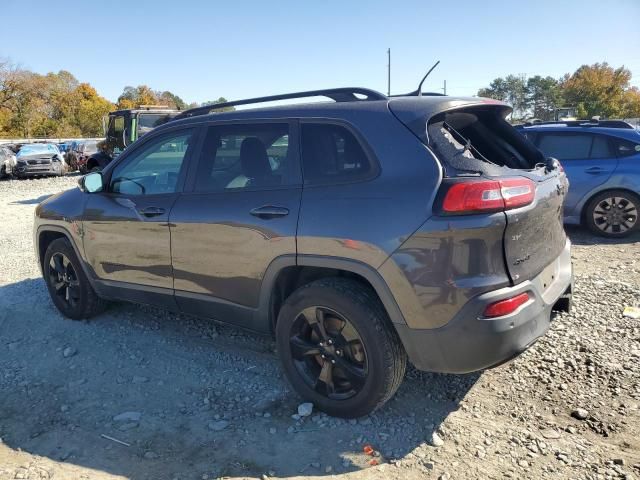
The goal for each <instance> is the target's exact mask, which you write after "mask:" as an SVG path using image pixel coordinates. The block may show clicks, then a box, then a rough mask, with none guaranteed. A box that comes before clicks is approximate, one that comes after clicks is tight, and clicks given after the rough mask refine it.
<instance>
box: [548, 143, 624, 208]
mask: <svg viewBox="0 0 640 480" xmlns="http://www.w3.org/2000/svg"><path fill="white" fill-rule="evenodd" d="M538 148H539V149H540V150H542V152H543V153H544V154H545V155H546V156H548V157H554V158H557V159H558V160H560V162H561V163H562V166H563V167H564V170H565V172H566V174H567V178H568V179H569V192H568V194H567V197H566V199H565V203H564V210H565V211H564V214H565V216H569V215H577V214H579V212H575V211H574V209H575V207H576V206H577V205H578V203H579V202H580V200H581V199H582V198H583V197H584V196H585V195H587V194H589V193H590V192H592V191H593V190H595V189H596V188H597V187H598V186H599V185H602V184H603V183H604V182H606V181H607V180H608V179H609V177H610V176H611V174H612V173H613V172H614V170H615V169H616V166H617V164H618V159H617V158H616V155H615V153H614V151H613V149H612V147H611V142H610V140H609V138H608V137H607V136H606V135H601V134H597V133H582V132H575V131H569V132H542V133H539V134H538Z"/></svg>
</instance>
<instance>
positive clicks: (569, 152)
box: [519, 120, 640, 237]
mask: <svg viewBox="0 0 640 480" xmlns="http://www.w3.org/2000/svg"><path fill="white" fill-rule="evenodd" d="M519 129H520V131H521V132H522V133H523V134H524V135H525V136H526V137H527V138H528V139H529V140H531V141H532V142H533V143H534V144H535V145H536V146H537V147H538V148H539V149H540V150H542V151H543V152H544V154H545V155H546V156H549V157H554V158H557V159H558V160H560V162H561V163H562V166H563V167H564V169H565V172H566V174H567V177H568V178H569V183H570V185H571V187H570V188H569V193H568V195H567V198H566V200H565V204H564V221H565V222H566V223H569V224H582V225H585V226H587V227H588V228H589V229H590V230H591V231H592V232H594V233H596V234H598V235H601V236H604V237H624V236H626V235H629V234H631V233H633V232H635V231H638V230H640V221H638V212H640V132H638V130H636V129H635V128H634V127H633V126H632V125H630V124H628V123H626V122H623V121H618V120H613V121H611V120H609V121H607V120H603V121H584V120H583V121H566V122H541V123H536V124H534V125H523V126H520V127H519Z"/></svg>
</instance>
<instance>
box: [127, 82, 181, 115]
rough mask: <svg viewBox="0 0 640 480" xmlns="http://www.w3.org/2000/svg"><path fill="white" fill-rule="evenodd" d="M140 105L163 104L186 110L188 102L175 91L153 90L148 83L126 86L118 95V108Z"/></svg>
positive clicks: (130, 107)
mask: <svg viewBox="0 0 640 480" xmlns="http://www.w3.org/2000/svg"><path fill="white" fill-rule="evenodd" d="M140 105H163V106H166V107H169V108H175V109H178V110H184V109H185V108H186V107H187V104H186V102H185V101H184V100H182V99H181V98H180V97H179V96H178V95H176V94H175V93H172V92H169V91H166V90H165V91H164V92H158V91H155V90H152V89H151V88H150V87H149V86H147V85H138V86H137V87H124V90H123V91H122V94H121V95H120V96H119V97H118V104H117V108H119V109H132V108H138V107H140Z"/></svg>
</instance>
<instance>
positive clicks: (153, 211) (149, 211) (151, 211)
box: [140, 207, 166, 217]
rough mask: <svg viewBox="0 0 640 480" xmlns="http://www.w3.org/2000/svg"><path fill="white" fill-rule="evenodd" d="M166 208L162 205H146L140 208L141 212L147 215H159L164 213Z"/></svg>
mask: <svg viewBox="0 0 640 480" xmlns="http://www.w3.org/2000/svg"><path fill="white" fill-rule="evenodd" d="M165 211H166V210H165V209H164V208H161V207H146V208H143V209H142V210H140V213H141V214H142V215H144V216H145V217H157V216H158V215H162V214H164V212H165Z"/></svg>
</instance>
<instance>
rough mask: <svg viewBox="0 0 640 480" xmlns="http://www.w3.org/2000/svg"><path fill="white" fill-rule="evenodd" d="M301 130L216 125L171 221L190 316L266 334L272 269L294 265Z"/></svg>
mask: <svg viewBox="0 0 640 480" xmlns="http://www.w3.org/2000/svg"><path fill="white" fill-rule="evenodd" d="M295 145H297V126H296V124H295V123H292V122H287V121H278V122H259V123H242V124H226V125H221V124H218V125H216V124H213V125H210V126H208V127H207V132H206V135H205V136H204V140H203V142H202V148H201V152H200V154H199V155H198V166H197V169H194V170H193V175H191V174H190V177H191V178H190V179H189V180H188V187H187V188H186V189H185V190H188V191H185V192H184V193H182V194H181V195H180V196H179V197H178V199H177V201H176V203H175V205H174V207H173V209H172V211H171V215H170V218H169V221H170V223H171V252H172V264H173V274H174V288H175V296H176V301H177V303H178V305H179V307H180V308H181V309H182V310H183V311H185V312H188V313H191V314H195V315H200V316H206V317H212V318H216V319H218V320H221V321H227V322H232V323H235V324H239V325H241V326H243V327H247V328H252V329H255V330H261V329H266V328H268V326H267V325H262V324H260V322H259V321H258V320H257V315H255V313H256V311H257V308H258V304H259V293H260V285H261V282H262V279H263V277H264V274H265V272H266V270H267V267H268V266H269V264H270V263H271V262H272V261H273V260H274V259H276V258H278V257H281V256H291V257H293V259H294V261H295V255H296V227H297V222H298V212H299V209H300V197H301V189H302V186H301V183H302V182H301V174H300V166H299V159H298V148H296V147H295Z"/></svg>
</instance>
